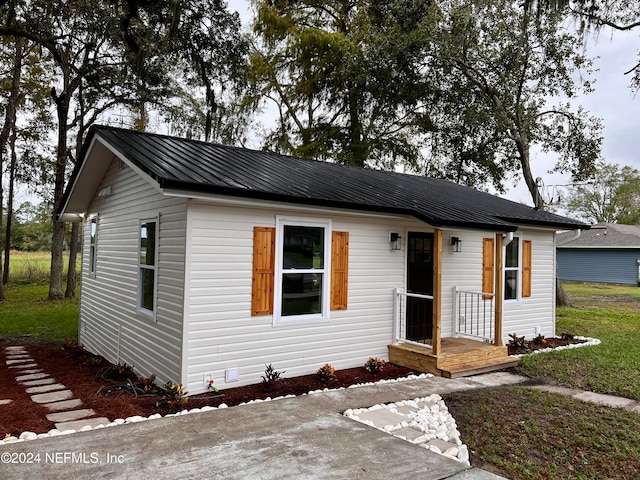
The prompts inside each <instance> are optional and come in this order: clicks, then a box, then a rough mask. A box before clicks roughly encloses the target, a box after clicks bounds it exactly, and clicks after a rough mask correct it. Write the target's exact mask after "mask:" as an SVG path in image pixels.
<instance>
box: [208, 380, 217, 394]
mask: <svg viewBox="0 0 640 480" xmlns="http://www.w3.org/2000/svg"><path fill="white" fill-rule="evenodd" d="M207 388H208V389H209V390H211V391H212V392H214V393H218V389H217V388H216V387H214V386H213V378H212V379H211V380H209V386H208V387H207Z"/></svg>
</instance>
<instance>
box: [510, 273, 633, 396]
mask: <svg viewBox="0 0 640 480" xmlns="http://www.w3.org/2000/svg"><path fill="white" fill-rule="evenodd" d="M565 290H566V291H567V293H568V294H569V296H570V298H571V299H572V302H573V304H574V307H573V308H558V311H557V317H556V320H557V331H558V332H570V333H573V334H576V335H584V336H588V337H595V338H599V339H600V340H601V341H602V344H601V345H599V346H597V347H589V348H579V349H575V350H567V351H563V352H556V353H550V354H545V355H542V356H540V355H531V356H528V357H525V358H523V359H522V360H521V362H520V366H519V367H518V370H519V372H520V373H522V374H524V375H528V376H531V377H549V378H553V379H555V380H556V381H558V382H559V383H560V384H562V385H565V386H568V387H573V388H580V389H584V390H591V391H594V392H598V393H608V394H614V395H620V396H624V397H627V398H632V399H634V400H640V288H638V287H623V286H616V285H584V284H567V285H565Z"/></svg>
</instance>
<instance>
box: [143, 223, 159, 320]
mask: <svg viewBox="0 0 640 480" xmlns="http://www.w3.org/2000/svg"><path fill="white" fill-rule="evenodd" d="M157 225H158V224H157V221H156V220H143V221H142V222H140V253H139V257H140V260H139V262H140V265H139V287H138V288H139V293H138V299H139V300H138V307H139V308H140V310H142V311H143V312H146V313H149V314H153V313H154V312H155V299H156V294H155V293H156V257H157V248H156V246H157V242H156V239H157V236H158V235H157V232H158V228H157Z"/></svg>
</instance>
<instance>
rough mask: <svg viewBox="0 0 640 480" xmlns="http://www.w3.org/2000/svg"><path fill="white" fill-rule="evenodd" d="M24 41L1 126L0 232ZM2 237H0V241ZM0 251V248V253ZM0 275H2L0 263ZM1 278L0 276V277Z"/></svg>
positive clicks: (18, 50)
mask: <svg viewBox="0 0 640 480" xmlns="http://www.w3.org/2000/svg"><path fill="white" fill-rule="evenodd" d="M23 42H24V40H23V39H22V38H16V51H15V57H14V61H13V72H12V73H13V75H12V79H11V93H10V94H9V100H8V101H7V105H6V107H5V117H4V124H3V126H2V132H0V231H1V230H2V228H1V226H2V203H3V198H2V197H3V190H2V164H3V162H4V159H3V158H2V157H3V155H4V151H5V147H6V146H7V142H8V141H9V135H10V133H11V131H12V130H13V129H14V128H15V126H16V108H17V105H18V94H19V93H20V74H21V73H22V46H23ZM1 239H2V235H0V240H1ZM1 252H2V249H1V248H0V253H1ZM0 274H2V263H0ZM0 276H1V275H0ZM2 300H4V286H3V284H2V282H0V301H2Z"/></svg>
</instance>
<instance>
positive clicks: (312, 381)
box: [0, 344, 415, 436]
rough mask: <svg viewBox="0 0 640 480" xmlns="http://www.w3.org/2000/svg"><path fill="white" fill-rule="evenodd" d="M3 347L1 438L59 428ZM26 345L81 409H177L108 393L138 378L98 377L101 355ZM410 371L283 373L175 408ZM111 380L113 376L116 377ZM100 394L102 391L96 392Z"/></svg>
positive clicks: (106, 412) (112, 415)
mask: <svg viewBox="0 0 640 480" xmlns="http://www.w3.org/2000/svg"><path fill="white" fill-rule="evenodd" d="M0 345H1V347H0V385H2V386H3V388H2V392H1V393H0V399H11V400H13V402H12V403H10V404H8V405H0V435H14V436H17V435H19V434H20V433H22V432H25V431H29V432H35V433H46V432H48V431H49V430H51V429H53V428H55V426H54V424H53V423H52V422H50V421H48V420H47V419H46V414H47V413H49V412H48V410H47V409H46V408H45V407H43V406H41V405H38V404H36V403H34V402H33V401H32V400H31V396H30V395H29V394H27V393H26V392H25V390H26V388H27V387H25V386H23V385H20V384H18V383H17V382H16V381H15V376H16V369H9V368H7V366H6V363H5V361H6V353H5V351H4V347H5V346H7V345H6V344H0ZM25 347H26V349H27V351H28V353H29V354H30V355H31V357H32V358H33V359H34V360H35V363H37V364H38V367H37V368H40V369H42V370H43V371H44V373H48V374H49V375H50V376H51V377H53V378H55V380H56V381H57V383H61V384H63V385H65V386H66V387H67V388H68V389H69V390H71V392H72V393H73V397H74V398H79V399H81V400H82V401H83V403H84V407H83V408H92V409H93V410H94V411H95V412H96V414H97V416H101V417H107V418H109V419H110V420H115V419H116V418H127V417H132V416H135V415H140V416H143V417H148V416H149V415H152V414H154V413H160V414H161V415H166V414H168V413H171V412H173V411H175V410H176V409H171V408H167V407H157V406H156V401H157V400H158V397H157V396H147V397H138V398H134V397H133V396H132V395H130V394H129V393H123V392H121V391H119V390H115V391H111V392H110V391H109V389H113V388H114V387H115V386H116V385H119V384H121V383H123V382H126V378H131V379H132V381H134V382H135V381H137V380H138V379H137V378H136V376H135V375H133V374H129V375H128V377H127V376H126V375H125V376H121V377H120V378H117V379H114V380H116V381H114V382H109V381H106V380H104V379H101V378H98V377H97V376H96V373H98V372H100V370H101V369H104V368H105V367H109V366H112V365H110V364H109V363H108V362H106V361H105V360H104V359H103V358H101V357H96V356H94V355H92V354H90V353H87V352H84V351H82V350H81V349H78V348H71V349H65V348H63V347H56V346H51V345H39V344H26V345H25ZM103 371H104V370H103ZM411 373H415V372H413V371H411V370H409V369H407V368H404V367H398V366H396V365H392V364H390V363H387V364H385V366H384V368H383V369H382V371H381V372H379V373H376V374H372V373H369V372H367V371H366V370H365V369H364V368H363V367H358V368H351V369H347V370H336V372H335V378H334V379H332V380H330V381H329V382H323V381H322V380H320V379H319V378H318V377H317V376H316V375H306V376H301V377H294V378H286V374H285V375H284V377H285V378H282V379H280V380H278V381H276V382H274V384H273V387H272V388H270V389H269V390H267V389H265V385H263V384H262V383H258V384H255V385H250V386H247V387H237V388H231V389H226V390H224V391H223V392H222V391H221V392H220V393H222V394H223V395H221V396H215V397H214V395H215V394H214V393H213V392H211V393H210V394H202V395H195V396H192V397H189V398H188V401H187V402H186V403H185V404H183V405H181V406H179V407H177V410H182V409H185V408H186V409H192V408H198V407H203V406H205V405H211V406H218V405H219V404H221V403H226V404H227V405H228V406H234V405H238V404H239V403H242V402H247V401H249V400H253V399H258V398H260V399H264V398H267V397H272V398H274V397H278V396H283V395H288V394H293V395H300V394H302V393H307V392H309V391H311V390H318V389H323V388H325V387H328V388H339V387H347V386H349V385H353V384H357V383H365V382H375V381H378V380H382V379H390V378H400V377H406V376H407V375H409V374H411ZM109 378H113V374H111V375H110V376H109ZM101 389H102V390H101ZM99 390H101V393H100V394H97V392H98V391H99ZM212 397H213V398H212Z"/></svg>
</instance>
